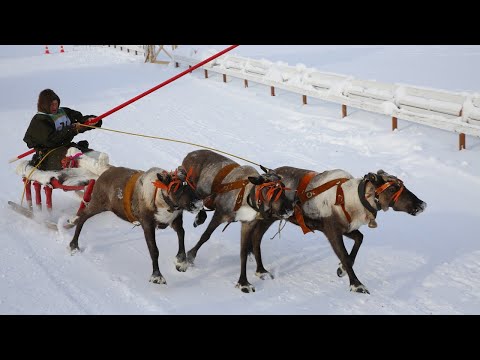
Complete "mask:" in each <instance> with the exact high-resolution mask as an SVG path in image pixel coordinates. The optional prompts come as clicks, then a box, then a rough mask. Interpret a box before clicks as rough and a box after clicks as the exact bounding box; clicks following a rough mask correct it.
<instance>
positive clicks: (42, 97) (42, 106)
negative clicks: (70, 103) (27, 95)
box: [37, 89, 60, 114]
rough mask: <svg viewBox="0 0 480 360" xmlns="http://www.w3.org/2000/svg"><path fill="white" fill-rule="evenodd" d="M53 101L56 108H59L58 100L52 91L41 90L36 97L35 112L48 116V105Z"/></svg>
mask: <svg viewBox="0 0 480 360" xmlns="http://www.w3.org/2000/svg"><path fill="white" fill-rule="evenodd" d="M53 100H57V101H58V106H60V98H59V97H58V95H57V94H55V92H54V91H53V90H51V89H45V90H42V91H41V92H40V94H39V95H38V103H37V110H38V111H40V112H43V113H45V114H50V104H51V103H52V101H53Z"/></svg>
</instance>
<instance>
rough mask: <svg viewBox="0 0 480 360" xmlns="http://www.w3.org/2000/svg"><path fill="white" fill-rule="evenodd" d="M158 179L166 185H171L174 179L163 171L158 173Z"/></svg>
mask: <svg viewBox="0 0 480 360" xmlns="http://www.w3.org/2000/svg"><path fill="white" fill-rule="evenodd" d="M157 179H158V180H160V181H161V182H162V183H164V184H165V185H168V184H170V181H172V177H171V176H170V174H169V173H167V172H166V171H162V172H161V173H157Z"/></svg>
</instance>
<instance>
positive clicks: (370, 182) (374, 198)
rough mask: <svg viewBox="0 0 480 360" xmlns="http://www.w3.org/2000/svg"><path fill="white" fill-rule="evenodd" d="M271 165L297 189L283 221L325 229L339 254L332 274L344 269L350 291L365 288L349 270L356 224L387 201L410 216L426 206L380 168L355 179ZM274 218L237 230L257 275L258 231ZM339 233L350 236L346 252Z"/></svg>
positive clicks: (370, 218)
mask: <svg viewBox="0 0 480 360" xmlns="http://www.w3.org/2000/svg"><path fill="white" fill-rule="evenodd" d="M274 171H275V173H277V174H278V175H280V176H281V177H282V181H283V182H284V183H285V185H286V186H288V187H289V188H292V189H296V190H297V192H296V194H295V197H296V198H297V199H298V200H297V203H296V205H295V215H294V216H292V217H291V218H289V219H288V221H290V222H291V223H293V224H295V225H298V226H300V227H301V228H302V230H303V232H304V233H307V232H309V231H313V230H319V231H322V232H323V233H324V234H325V236H326V237H327V239H328V240H329V242H330V244H331V245H332V248H333V250H334V252H335V254H336V255H337V257H338V258H339V259H340V264H339V268H338V269H337V275H338V276H339V277H342V276H344V275H345V274H348V277H349V280H350V290H351V291H355V292H360V293H367V294H369V291H368V290H367V288H366V287H365V286H364V285H363V284H362V283H361V282H360V280H358V278H357V276H356V275H355V272H354V271H353V264H354V263H355V257H356V256H357V253H358V250H359V249H360V245H361V244H362V241H363V234H362V233H361V232H360V231H359V230H358V229H359V228H360V227H361V226H363V225H366V224H368V225H369V227H376V226H377V223H376V221H375V218H376V215H377V211H378V210H380V209H382V210H383V211H387V210H388V209H389V208H390V207H391V208H392V209H393V210H395V211H401V212H406V213H408V214H410V215H413V216H416V215H418V214H420V213H421V212H422V211H423V210H425V208H426V207H427V204H426V203H425V202H424V201H422V200H420V199H419V198H417V197H416V196H415V195H414V194H413V193H412V192H411V191H410V190H408V189H407V188H406V187H405V185H404V184H403V182H402V181H401V180H400V179H398V178H396V177H395V176H391V175H389V174H387V173H386V172H384V171H383V170H379V171H378V172H377V173H376V174H375V173H368V174H367V175H365V176H364V177H363V178H359V179H356V178H353V176H352V175H350V174H349V173H347V172H346V171H343V170H332V171H324V172H322V173H317V172H315V171H312V170H305V169H298V168H294V167H289V166H284V167H280V168H277V169H275V170H274ZM274 221H275V219H256V220H254V221H252V222H250V223H244V224H242V234H243V233H245V234H246V238H248V239H251V240H252V243H251V244H250V249H251V250H252V251H253V254H254V256H255V260H256V263H257V270H256V273H257V274H258V276H260V277H261V278H262V279H264V278H265V277H266V276H270V277H272V276H271V275H270V273H269V272H268V271H267V270H265V268H264V266H263V263H262V255H261V250H260V244H261V241H262V237H263V234H264V233H265V232H266V231H267V230H268V228H269V227H270V226H271V225H272V224H273V222H274ZM343 236H346V237H348V238H350V239H352V240H353V241H355V244H354V245H353V248H352V250H351V252H350V254H349V253H348V252H347V250H346V248H345V244H344V242H343ZM272 278H273V277H272Z"/></svg>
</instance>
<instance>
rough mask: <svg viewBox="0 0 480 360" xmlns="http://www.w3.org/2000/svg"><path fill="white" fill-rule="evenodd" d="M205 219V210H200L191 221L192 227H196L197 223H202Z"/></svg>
mask: <svg viewBox="0 0 480 360" xmlns="http://www.w3.org/2000/svg"><path fill="white" fill-rule="evenodd" d="M206 219H207V213H206V211H205V210H200V211H199V212H198V214H197V216H195V221H194V222H193V227H197V226H198V225H202V224H203V223H204V222H205V220H206Z"/></svg>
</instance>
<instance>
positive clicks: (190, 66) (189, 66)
mask: <svg viewBox="0 0 480 360" xmlns="http://www.w3.org/2000/svg"><path fill="white" fill-rule="evenodd" d="M188 68H189V69H191V68H192V65H188ZM191 73H192V72H191V71H190V74H191Z"/></svg>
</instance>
